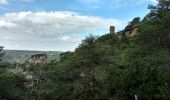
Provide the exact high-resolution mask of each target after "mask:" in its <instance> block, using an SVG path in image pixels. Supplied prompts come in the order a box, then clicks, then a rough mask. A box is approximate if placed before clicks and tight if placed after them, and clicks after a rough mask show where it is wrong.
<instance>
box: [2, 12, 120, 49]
mask: <svg viewBox="0 0 170 100" xmlns="http://www.w3.org/2000/svg"><path fill="white" fill-rule="evenodd" d="M121 24H122V22H121V21H119V20H116V19H104V18H100V17H95V16H83V15H79V14H77V13H74V12H62V11H56V12H30V11H28V12H19V13H6V14H4V15H1V16H0V36H2V37H4V39H1V40H0V44H2V45H5V46H7V47H6V48H7V49H8V48H9V49H15V48H16V47H15V46H14V45H20V46H19V47H18V48H20V49H41V50H62V51H66V50H74V48H75V47H76V46H78V44H79V43H80V40H81V39H82V38H81V37H84V36H85V35H88V34H83V33H91V32H98V30H100V29H103V28H108V27H109V26H110V25H115V26H117V27H118V28H120V26H121ZM81 33H82V34H81ZM11 37H12V38H11ZM18 48H16V49H18Z"/></svg>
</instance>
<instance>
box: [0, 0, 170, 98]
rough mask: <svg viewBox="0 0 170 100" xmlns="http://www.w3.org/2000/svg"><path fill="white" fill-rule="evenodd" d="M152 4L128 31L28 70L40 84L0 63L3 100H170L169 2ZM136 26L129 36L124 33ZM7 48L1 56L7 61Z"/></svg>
mask: <svg viewBox="0 0 170 100" xmlns="http://www.w3.org/2000/svg"><path fill="white" fill-rule="evenodd" d="M158 2H159V3H158V4H157V5H156V6H155V5H149V6H148V9H150V13H148V14H147V15H146V16H145V17H144V18H143V19H140V18H139V17H136V18H134V19H133V20H132V21H130V22H129V23H128V25H127V26H126V27H125V29H124V30H122V31H120V32H117V33H110V34H105V35H103V36H100V37H99V36H94V35H89V36H87V37H86V38H85V39H84V40H82V43H81V44H80V45H79V46H78V47H77V48H76V50H75V51H74V52H65V53H62V54H60V61H58V62H57V63H56V62H55V63H54V62H50V63H46V64H41V65H32V66H31V67H30V68H28V70H29V71H31V72H32V73H34V74H39V76H40V77H39V79H40V81H39V82H38V83H37V84H35V85H33V86H31V87H29V86H26V85H25V81H26V80H25V76H24V74H22V73H13V72H11V71H10V70H9V69H11V68H10V66H8V65H0V99H1V100H170V1H169V0H159V1H158ZM134 27H137V29H138V30H137V33H136V34H134V35H133V36H127V35H126V34H125V30H127V29H133V28H134ZM3 54H4V53H3V47H1V49H0V56H1V58H3Z"/></svg>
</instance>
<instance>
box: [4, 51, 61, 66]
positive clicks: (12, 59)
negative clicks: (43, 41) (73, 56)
mask: <svg viewBox="0 0 170 100" xmlns="http://www.w3.org/2000/svg"><path fill="white" fill-rule="evenodd" d="M4 52H5V55H4V57H3V59H2V61H3V62H7V63H20V64H22V63H24V62H27V61H30V60H31V56H32V55H35V54H46V55H47V57H48V59H47V61H51V60H54V59H57V60H59V55H60V53H61V52H59V51H27V50H4Z"/></svg>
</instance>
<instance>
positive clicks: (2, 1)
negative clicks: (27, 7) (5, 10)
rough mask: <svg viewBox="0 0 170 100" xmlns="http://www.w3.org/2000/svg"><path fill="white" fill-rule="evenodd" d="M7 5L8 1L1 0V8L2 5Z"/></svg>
mask: <svg viewBox="0 0 170 100" xmlns="http://www.w3.org/2000/svg"><path fill="white" fill-rule="evenodd" d="M6 4H8V1H7V0H0V6H1V5H6Z"/></svg>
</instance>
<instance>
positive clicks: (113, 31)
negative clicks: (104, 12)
mask: <svg viewBox="0 0 170 100" xmlns="http://www.w3.org/2000/svg"><path fill="white" fill-rule="evenodd" d="M112 33H115V26H110V34H112Z"/></svg>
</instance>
